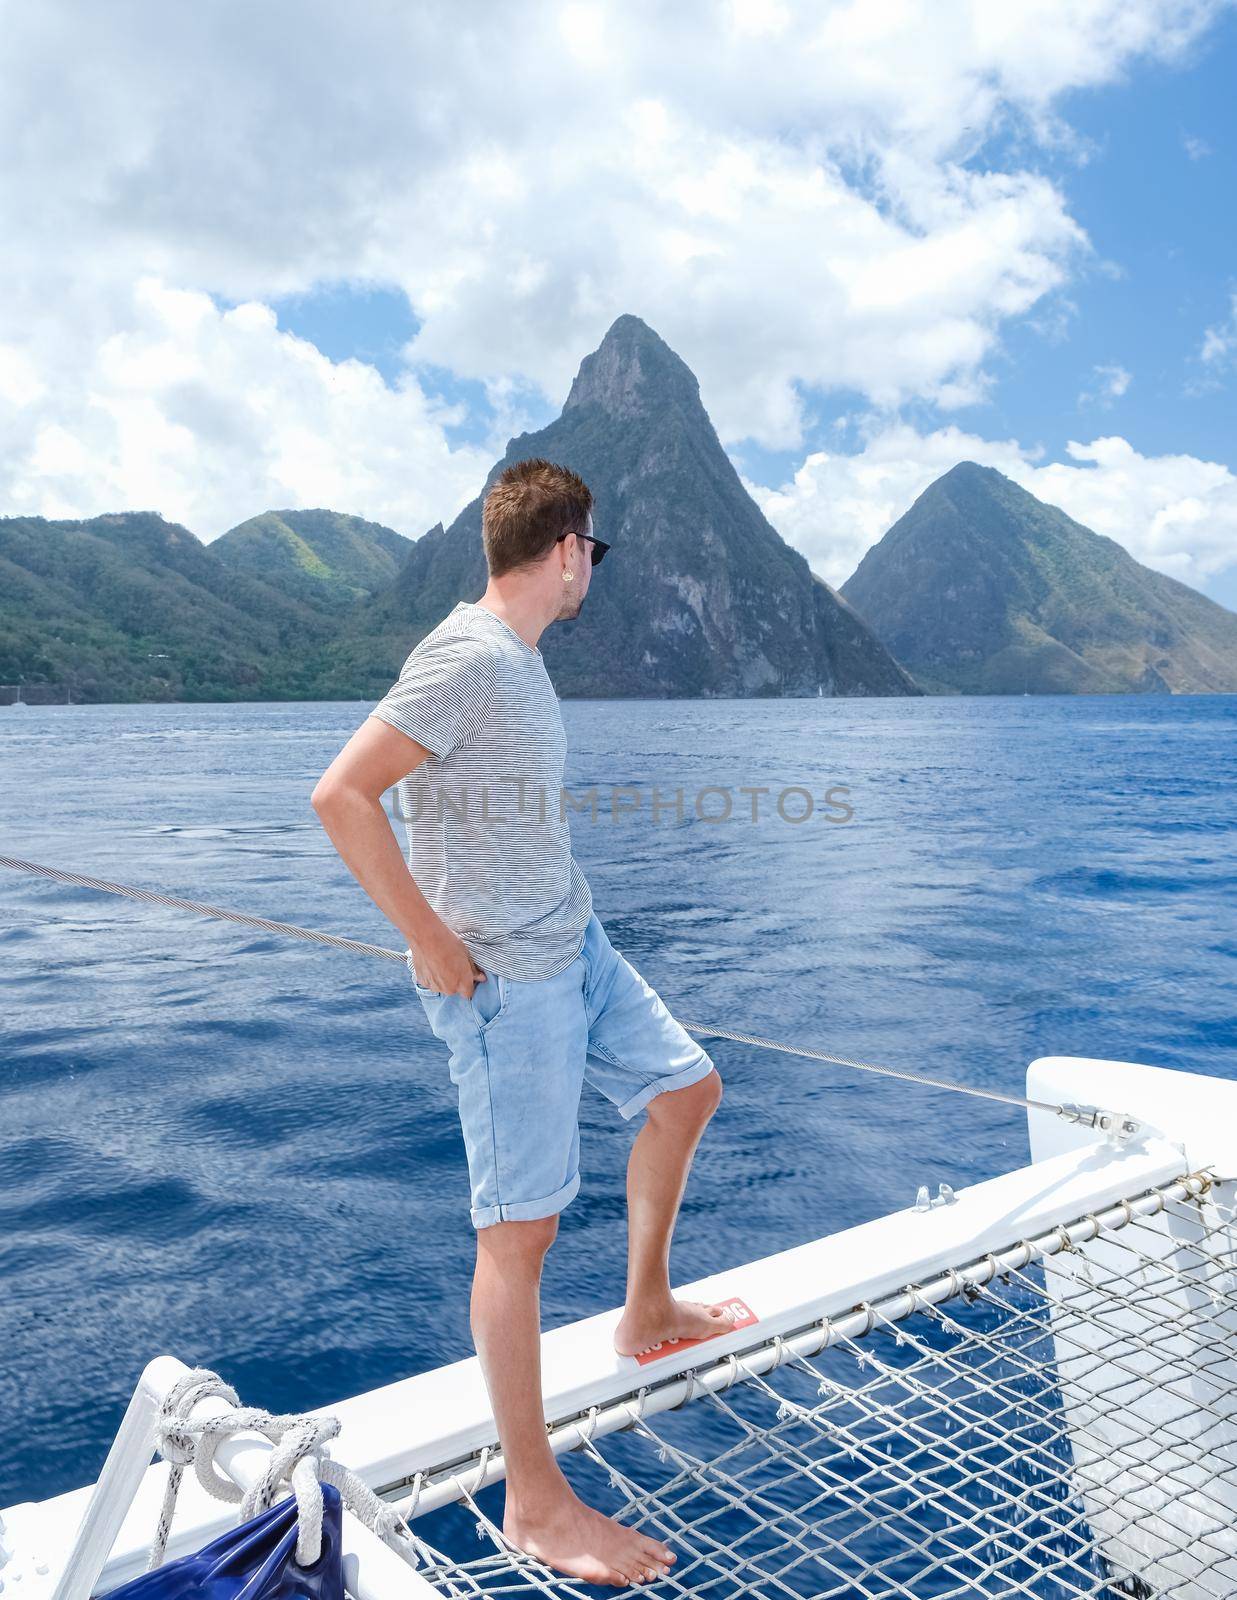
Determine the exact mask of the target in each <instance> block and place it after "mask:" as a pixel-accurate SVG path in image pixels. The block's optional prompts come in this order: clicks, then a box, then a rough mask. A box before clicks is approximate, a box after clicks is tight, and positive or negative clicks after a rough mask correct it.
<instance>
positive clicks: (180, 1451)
mask: <svg viewBox="0 0 1237 1600" xmlns="http://www.w3.org/2000/svg"><path fill="white" fill-rule="evenodd" d="M211 1396H215V1397H218V1398H219V1399H222V1400H225V1401H226V1402H227V1404H228V1406H229V1407H230V1409H229V1410H228V1411H225V1412H221V1413H220V1414H219V1415H218V1416H213V1417H193V1416H192V1412H193V1409H194V1407H195V1406H196V1405H197V1404H198V1402H199V1401H200V1400H205V1399H207V1398H208V1397H211ZM340 1427H341V1424H340V1421H339V1419H338V1417H319V1416H312V1415H309V1414H305V1415H297V1414H295V1413H290V1414H288V1415H286V1416H275V1415H272V1413H271V1412H269V1411H263V1410H261V1409H259V1408H258V1407H257V1406H242V1405H241V1403H240V1397H239V1396H238V1395H237V1393H236V1390H235V1389H233V1387H232V1386H231V1384H229V1383H225V1382H224V1380H223V1379H222V1378H221V1377H220V1376H219V1374H218V1373H217V1372H211V1371H210V1370H209V1369H207V1368H206V1367H195V1368H193V1370H192V1371H190V1372H187V1373H185V1374H184V1376H183V1377H182V1378H180V1379H179V1381H178V1382H176V1383H175V1384H173V1386H172V1388H171V1389H169V1390H168V1392H167V1394H166V1395H165V1396H164V1398H163V1403H162V1404H161V1405H160V1407H159V1414H158V1416H157V1417H156V1419H155V1428H154V1439H153V1442H152V1444H153V1448H156V1449H158V1451H159V1453H160V1455H162V1456H163V1458H164V1460H165V1461H167V1462H168V1463H169V1464H170V1471H169V1472H168V1480H167V1486H166V1488H165V1489H164V1492H163V1505H162V1507H161V1509H160V1512H159V1522H158V1526H157V1527H156V1529H155V1538H154V1543H153V1544H152V1545H151V1548H150V1557H149V1559H148V1561H147V1563H146V1570H147V1572H152V1571H153V1570H154V1569H155V1568H156V1567H158V1566H160V1565H161V1564H162V1562H163V1558H164V1555H165V1553H166V1551H167V1542H168V1534H169V1533H170V1531H171V1527H172V1517H173V1515H174V1513H175V1510H176V1497H177V1495H178V1494H179V1492H180V1485H181V1480H182V1479H183V1477H184V1475H185V1468H186V1467H187V1466H192V1467H193V1470H194V1473H195V1475H196V1477H197V1480H198V1482H199V1483H200V1484H201V1485H202V1487H203V1488H204V1489H205V1490H206V1492H207V1493H208V1494H211V1495H213V1496H214V1497H215V1499H216V1500H227V1501H229V1502H231V1503H232V1504H235V1503H236V1502H238V1501H239V1502H240V1521H241V1522H248V1521H249V1520H250V1519H251V1518H252V1517H256V1516H258V1515H260V1513H261V1512H263V1511H265V1510H266V1509H267V1508H268V1507H269V1506H270V1505H271V1504H272V1503H273V1501H274V1499H275V1496H276V1494H277V1493H278V1492H279V1489H280V1486H281V1485H282V1484H283V1483H284V1482H285V1481H286V1482H287V1483H289V1484H290V1485H291V1487H292V1492H293V1493H294V1494H295V1496H296V1519H297V1534H296V1559H297V1562H298V1564H299V1565H300V1566H302V1567H311V1566H313V1564H314V1562H315V1561H317V1559H318V1557H319V1555H320V1554H321V1553H322V1485H323V1484H324V1483H330V1484H333V1485H334V1486H335V1488H336V1489H338V1490H339V1495H340V1499H341V1500H342V1501H343V1503H344V1505H346V1506H347V1507H348V1509H349V1510H350V1511H351V1512H353V1513H354V1514H355V1515H356V1516H358V1517H359V1518H360V1519H361V1521H362V1522H363V1523H364V1524H365V1526H366V1527H367V1528H372V1529H373V1531H374V1532H375V1533H376V1534H378V1535H379V1537H384V1536H388V1535H390V1534H392V1533H394V1532H395V1531H396V1530H397V1529H398V1530H399V1531H400V1532H401V1533H404V1534H406V1535H407V1537H408V1538H410V1539H412V1540H413V1542H414V1543H415V1544H417V1545H419V1543H420V1541H419V1540H417V1539H416V1536H415V1535H414V1534H413V1532H412V1529H411V1528H410V1527H409V1526H408V1524H407V1522H406V1521H405V1520H404V1517H403V1515H402V1513H401V1512H400V1511H399V1509H398V1507H396V1506H393V1505H387V1504H386V1503H385V1502H384V1501H382V1500H380V1499H379V1498H378V1496H377V1495H376V1494H375V1493H374V1491H373V1490H372V1489H371V1488H370V1487H369V1485H368V1484H366V1483H365V1482H364V1481H363V1480H362V1479H361V1478H360V1477H358V1476H357V1474H356V1473H355V1472H352V1471H351V1470H350V1469H349V1468H347V1467H345V1466H341V1465H340V1463H339V1462H337V1461H332V1460H331V1458H330V1457H329V1456H328V1455H327V1454H326V1452H325V1445H326V1442H327V1440H328V1439H333V1438H334V1437H335V1435H336V1434H337V1433H338V1432H339V1431H340ZM237 1433H262V1434H265V1435H266V1437H267V1438H268V1439H269V1440H270V1441H271V1442H272V1444H274V1446H275V1449H274V1450H272V1451H271V1454H270V1459H269V1460H268V1462H267V1465H266V1470H265V1471H264V1472H263V1474H262V1476H261V1477H260V1478H258V1479H257V1480H256V1482H254V1483H253V1484H252V1485H251V1486H250V1487H249V1488H248V1489H244V1490H242V1489H241V1488H240V1487H239V1486H238V1485H237V1484H235V1483H233V1482H232V1480H231V1479H230V1478H225V1477H223V1476H222V1474H221V1473H220V1472H219V1471H218V1470H217V1468H216V1467H215V1452H216V1451H217V1450H218V1448H219V1446H220V1444H221V1443H222V1442H223V1440H225V1439H228V1438H231V1437H232V1435H233V1434H237Z"/></svg>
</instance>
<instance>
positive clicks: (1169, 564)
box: [747, 423, 1237, 588]
mask: <svg viewBox="0 0 1237 1600" xmlns="http://www.w3.org/2000/svg"><path fill="white" fill-rule="evenodd" d="M1067 454H1068V456H1069V460H1068V461H1056V462H1045V463H1042V464H1041V463H1038V462H1037V460H1036V458H1035V456H1034V455H1033V454H1032V453H1031V452H1029V451H1026V450H1023V449H1022V448H1021V446H1019V445H1018V444H1017V443H1016V442H1015V441H1014V440H1011V439H1005V440H991V439H983V438H980V437H978V436H977V435H975V434H970V433H965V432H963V431H962V430H960V429H958V428H940V429H937V430H935V431H934V432H931V433H919V432H917V431H916V430H915V429H914V428H911V427H909V426H907V425H906V424H904V423H897V424H893V425H881V424H879V423H877V424H876V425H875V426H872V427H871V429H870V431H869V432H868V435H867V437H866V439H865V441H864V444H863V448H862V449H861V450H859V451H857V452H856V453H855V454H853V455H831V454H829V453H827V452H824V451H820V452H816V453H814V454H812V455H810V456H808V458H807V460H806V461H805V462H804V464H803V466H802V467H801V468H800V469H799V471H798V472H797V473H796V474H795V477H794V480H793V481H792V482H791V483H789V484H786V485H784V486H782V487H781V488H779V489H766V488H762V487H760V486H759V485H756V484H752V483H748V484H747V488H748V490H749V491H750V492H751V494H752V495H753V496H754V497H755V498H756V500H757V502H758V503H759V504H760V507H761V509H762V510H763V511H764V513H765V515H766V516H767V517H768V518H769V520H770V522H772V523H773V525H774V527H775V528H777V530H778V531H779V532H780V533H781V534H782V536H783V537H784V538H785V539H787V540H788V541H789V542H790V543H792V544H794V545H795V546H796V547H797V548H798V549H799V550H801V551H802V552H803V554H804V555H805V556H807V558H808V560H809V562H810V563H811V565H812V567H813V568H814V570H815V571H817V572H818V573H819V574H820V575H821V577H822V578H825V579H827V580H828V581H829V582H830V583H832V584H834V585H839V584H842V583H844V582H845V581H846V579H847V578H848V577H850V575H851V573H852V572H853V571H854V570H855V568H856V567H857V566H858V565H859V562H860V559H861V558H862V557H863V555H864V553H865V552H866V551H867V550H868V549H869V547H870V546H871V545H873V544H875V543H876V542H877V540H878V539H880V538H881V537H882V536H883V535H884V534H885V533H886V532H887V531H888V529H889V528H890V527H891V526H892V525H893V524H894V523H895V522H896V521H897V519H898V518H899V517H900V516H901V515H902V513H903V512H904V511H906V510H907V509H908V507H909V506H910V505H911V504H912V502H913V501H914V500H915V499H916V498H917V497H918V496H919V495H920V494H922V492H923V491H924V490H925V489H926V488H927V487H928V485H929V484H930V483H931V482H932V481H933V480H934V479H935V478H938V477H939V476H940V475H941V474H942V473H943V472H947V471H948V470H949V468H950V467H952V466H955V465H956V464H957V463H958V462H959V461H977V462H979V463H980V464H981V465H982V466H987V467H996V468H997V470H998V471H999V472H1003V473H1004V474H1005V475H1006V476H1007V477H1009V478H1012V479H1013V480H1014V482H1015V483H1019V484H1021V485H1022V487H1023V488H1024V489H1028V490H1029V491H1030V492H1031V493H1032V494H1034V495H1036V496H1038V498H1039V499H1041V500H1044V501H1047V503H1048V504H1049V505H1055V506H1059V507H1060V508H1061V510H1063V511H1065V512H1066V513H1067V514H1068V515H1069V516H1071V517H1073V518H1074V519H1075V520H1076V521H1078V522H1081V523H1083V524H1084V525H1085V526H1086V527H1088V528H1091V529H1093V530H1094V531H1095V532H1096V533H1103V534H1107V535H1108V537H1109V538H1111V539H1115V540H1116V541H1117V542H1118V544H1121V545H1124V546H1125V548H1126V549H1127V550H1128V551H1129V552H1130V553H1131V555H1133V556H1134V557H1135V558H1136V559H1137V560H1139V561H1141V562H1143V563H1144V564H1145V565H1147V566H1149V567H1153V568H1155V569H1156V571H1158V572H1166V573H1168V574H1169V575H1170V576H1171V577H1174V578H1179V579H1181V581H1182V582H1183V583H1189V584H1191V585H1193V586H1194V587H1196V588H1201V587H1203V586H1204V585H1205V584H1206V583H1207V581H1208V580H1209V579H1212V578H1215V577H1217V576H1219V575H1220V574H1222V573H1224V572H1226V571H1229V570H1231V569H1232V568H1233V567H1234V565H1235V564H1237V477H1235V476H1234V475H1233V473H1231V472H1230V471H1229V470H1228V468H1227V467H1226V466H1223V465H1221V464H1220V463H1219V462H1215V461H1202V460H1199V459H1198V458H1197V457H1195V456H1184V455H1174V456H1143V455H1140V454H1139V453H1138V451H1136V450H1135V449H1134V447H1133V446H1132V445H1131V444H1129V443H1128V442H1127V441H1126V440H1125V439H1120V438H1101V439H1093V440H1092V441H1091V442H1090V443H1089V444H1082V443H1074V442H1071V443H1070V444H1069V445H1068V447H1067Z"/></svg>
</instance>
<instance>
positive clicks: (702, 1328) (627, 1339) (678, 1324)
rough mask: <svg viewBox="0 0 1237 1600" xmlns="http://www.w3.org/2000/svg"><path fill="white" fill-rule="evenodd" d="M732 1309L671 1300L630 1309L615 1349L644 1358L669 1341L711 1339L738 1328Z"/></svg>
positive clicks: (617, 1333) (621, 1324) (617, 1336)
mask: <svg viewBox="0 0 1237 1600" xmlns="http://www.w3.org/2000/svg"><path fill="white" fill-rule="evenodd" d="M734 1323H735V1317H734V1312H733V1311H731V1310H730V1308H729V1307H728V1306H706V1305H705V1304H704V1303H703V1302H702V1301H700V1300H671V1301H669V1302H668V1303H666V1304H662V1305H652V1306H634V1305H633V1306H628V1307H627V1309H626V1311H624V1313H623V1315H622V1318H621V1320H620V1322H619V1325H618V1327H617V1328H616V1329H615V1330H614V1348H615V1349H616V1350H617V1351H618V1353H619V1355H621V1356H635V1355H643V1354H644V1352H645V1351H646V1350H648V1349H650V1348H651V1347H652V1346H653V1345H655V1344H664V1343H665V1341H666V1340H667V1339H711V1338H712V1337H713V1335H714V1334H718V1333H728V1332H729V1331H730V1329H731V1328H733V1327H734Z"/></svg>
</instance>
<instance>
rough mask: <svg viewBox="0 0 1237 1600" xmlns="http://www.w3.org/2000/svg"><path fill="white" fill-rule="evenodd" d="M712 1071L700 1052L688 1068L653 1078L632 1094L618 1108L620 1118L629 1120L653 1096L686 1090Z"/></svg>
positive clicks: (704, 1055) (710, 1062)
mask: <svg viewBox="0 0 1237 1600" xmlns="http://www.w3.org/2000/svg"><path fill="white" fill-rule="evenodd" d="M712 1071H713V1062H712V1059H711V1058H710V1057H709V1056H707V1055H706V1054H705V1052H704V1051H703V1050H702V1051H701V1052H700V1059H699V1060H698V1061H693V1062H692V1064H691V1065H690V1066H689V1067H682V1068H680V1070H679V1071H678V1072H670V1073H667V1074H666V1076H665V1077H664V1078H654V1079H653V1081H652V1083H646V1084H645V1086H644V1088H643V1089H641V1090H640V1092H639V1093H638V1094H633V1095H632V1097H631V1099H630V1100H625V1101H624V1102H623V1104H622V1105H621V1106H619V1107H618V1114H619V1116H620V1117H627V1118H629V1119H630V1118H631V1117H634V1116H635V1115H636V1113H637V1112H638V1111H643V1110H644V1108H645V1106H646V1105H648V1103H649V1101H650V1100H652V1099H653V1097H654V1096H655V1095H659V1094H661V1093H662V1091H663V1090H665V1089H686V1088H687V1086H688V1084H689V1083H699V1081H700V1079H701V1078H707V1077H708V1075H709V1073H710V1072H712Z"/></svg>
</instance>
